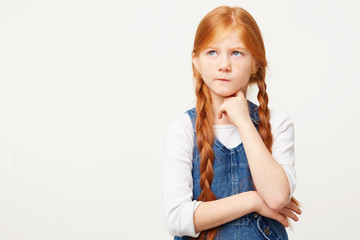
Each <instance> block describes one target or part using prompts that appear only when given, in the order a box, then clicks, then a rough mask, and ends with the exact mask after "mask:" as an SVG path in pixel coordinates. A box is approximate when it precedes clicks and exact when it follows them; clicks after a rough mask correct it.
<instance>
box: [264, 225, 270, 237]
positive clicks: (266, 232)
mask: <svg viewBox="0 0 360 240" xmlns="http://www.w3.org/2000/svg"><path fill="white" fill-rule="evenodd" d="M264 232H265V234H266V236H267V235H269V233H270V231H269V229H268V228H267V227H265V228H264Z"/></svg>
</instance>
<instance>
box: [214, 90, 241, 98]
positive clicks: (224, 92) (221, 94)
mask: <svg viewBox="0 0 360 240" xmlns="http://www.w3.org/2000/svg"><path fill="white" fill-rule="evenodd" d="M236 92H237V91H223V92H217V93H216V95H218V96H220V97H230V96H231V95H233V94H235V93H236Z"/></svg>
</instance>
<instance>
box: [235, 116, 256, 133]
mask: <svg viewBox="0 0 360 240" xmlns="http://www.w3.org/2000/svg"><path fill="white" fill-rule="evenodd" d="M235 126H236V127H237V128H238V129H239V131H241V130H242V129H246V128H248V127H251V126H253V123H252V121H251V119H250V118H246V119H244V120H242V121H238V122H236V123H235Z"/></svg>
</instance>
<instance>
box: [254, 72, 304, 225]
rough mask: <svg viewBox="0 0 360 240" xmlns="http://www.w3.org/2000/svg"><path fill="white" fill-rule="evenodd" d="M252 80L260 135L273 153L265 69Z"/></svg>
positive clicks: (295, 202) (293, 200)
mask: <svg viewBox="0 0 360 240" xmlns="http://www.w3.org/2000/svg"><path fill="white" fill-rule="evenodd" d="M252 78H253V81H256V83H257V86H258V88H259V93H258V95H257V99H258V101H259V108H258V113H259V118H260V123H259V134H260V136H261V139H262V140H263V142H264V144H265V146H266V147H267V149H268V150H269V152H270V153H272V149H271V147H272V144H273V135H272V133H271V125H270V111H269V108H268V101H269V99H268V95H267V93H266V83H265V72H264V70H263V68H261V69H260V71H258V73H257V75H255V76H252ZM255 189H256V188H255ZM290 201H291V202H293V203H294V204H295V205H296V206H298V207H300V206H301V204H300V202H299V201H298V200H297V199H296V198H294V197H291V199H290ZM285 219H286V220H287V221H288V222H289V225H290V228H291V229H292V230H293V226H292V224H291V222H290V221H289V217H288V216H286V217H285Z"/></svg>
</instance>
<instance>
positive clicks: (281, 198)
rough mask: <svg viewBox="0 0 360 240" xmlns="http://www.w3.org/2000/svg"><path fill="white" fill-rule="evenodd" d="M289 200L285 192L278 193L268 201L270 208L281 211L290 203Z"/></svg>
mask: <svg viewBox="0 0 360 240" xmlns="http://www.w3.org/2000/svg"><path fill="white" fill-rule="evenodd" d="M288 200H289V196H288V195H286V194H284V195H277V197H276V198H274V199H271V200H269V201H267V202H266V203H267V205H268V206H269V208H271V209H273V210H275V211H279V210H280V209H282V208H283V207H284V206H285V205H286V204H287V203H288Z"/></svg>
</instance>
